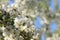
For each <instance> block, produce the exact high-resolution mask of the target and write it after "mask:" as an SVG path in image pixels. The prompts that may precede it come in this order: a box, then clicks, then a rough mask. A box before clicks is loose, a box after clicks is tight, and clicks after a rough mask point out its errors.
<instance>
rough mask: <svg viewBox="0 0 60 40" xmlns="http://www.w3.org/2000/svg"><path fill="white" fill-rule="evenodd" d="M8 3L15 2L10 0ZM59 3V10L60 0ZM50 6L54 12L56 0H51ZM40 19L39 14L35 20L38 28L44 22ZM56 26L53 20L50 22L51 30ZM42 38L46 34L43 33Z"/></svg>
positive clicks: (43, 39) (42, 39) (42, 38)
mask: <svg viewBox="0 0 60 40" xmlns="http://www.w3.org/2000/svg"><path fill="white" fill-rule="evenodd" d="M8 3H9V5H11V4H12V3H14V0H11V1H9V2H8ZM58 4H59V10H60V0H58ZM50 7H51V11H52V12H53V11H54V10H55V7H54V0H51V5H50ZM40 21H41V18H40V17H39V16H37V17H36V20H35V26H36V28H40V27H41V26H42V24H41V23H40ZM56 27H57V24H56V23H55V22H53V21H52V22H51V23H50V31H51V32H54V30H55V29H56ZM41 40H45V38H44V35H42V37H41Z"/></svg>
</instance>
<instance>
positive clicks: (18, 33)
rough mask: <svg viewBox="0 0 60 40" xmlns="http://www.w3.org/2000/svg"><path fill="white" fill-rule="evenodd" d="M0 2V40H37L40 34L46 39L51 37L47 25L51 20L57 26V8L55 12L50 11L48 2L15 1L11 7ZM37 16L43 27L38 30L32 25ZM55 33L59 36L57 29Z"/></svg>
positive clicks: (36, 0) (5, 0)
mask: <svg viewBox="0 0 60 40" xmlns="http://www.w3.org/2000/svg"><path fill="white" fill-rule="evenodd" d="M0 2H1V3H0V27H1V29H0V35H1V36H0V40H39V39H40V37H41V34H42V33H43V34H45V36H46V38H48V37H52V36H53V34H54V33H53V34H52V33H51V32H50V26H49V24H50V22H51V20H54V21H55V22H56V23H57V24H59V21H58V19H59V17H60V16H59V14H60V13H59V12H58V10H57V8H58V7H57V8H56V11H55V12H51V11H50V8H49V5H50V0H15V4H14V5H12V6H9V5H8V4H7V0H4V2H3V1H2V0H0ZM55 2H56V5H55V6H57V0H56V1H55ZM37 16H40V18H41V19H42V21H41V23H42V24H43V25H44V26H42V27H41V28H39V29H38V30H37V29H36V28H35V25H34V21H35V19H36V17H37ZM58 28H59V27H58ZM56 32H57V34H59V35H60V33H59V29H58V31H56Z"/></svg>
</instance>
